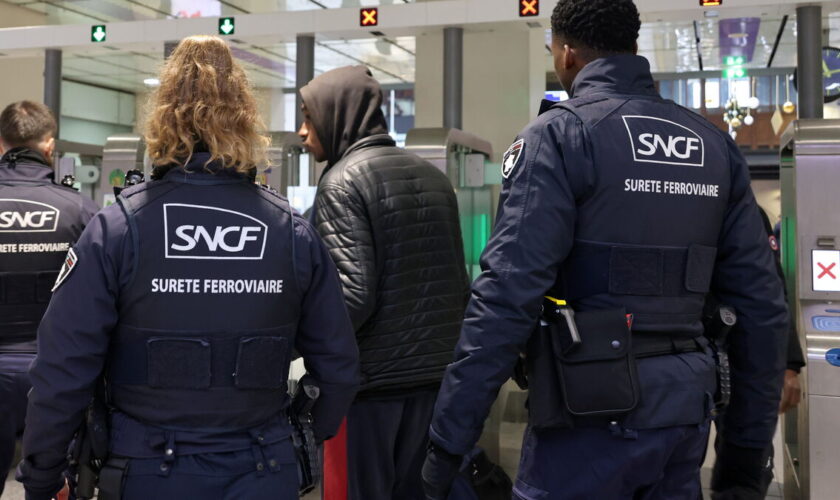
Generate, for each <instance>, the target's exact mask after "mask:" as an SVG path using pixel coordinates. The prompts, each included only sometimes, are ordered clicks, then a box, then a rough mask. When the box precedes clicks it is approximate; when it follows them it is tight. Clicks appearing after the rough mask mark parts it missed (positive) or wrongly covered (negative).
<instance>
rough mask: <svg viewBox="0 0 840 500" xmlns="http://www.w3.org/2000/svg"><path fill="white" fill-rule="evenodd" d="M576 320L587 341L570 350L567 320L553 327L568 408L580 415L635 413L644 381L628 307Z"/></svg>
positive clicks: (589, 313) (577, 315)
mask: <svg viewBox="0 0 840 500" xmlns="http://www.w3.org/2000/svg"><path fill="white" fill-rule="evenodd" d="M575 323H576V324H577V329H578V332H580V337H581V339H582V343H581V344H580V345H577V346H575V347H574V348H573V349H566V350H564V347H565V344H564V339H565V338H567V337H568V336H569V335H570V334H569V329H568V327H567V326H566V324H565V322H552V323H551V324H550V325H549V328H550V329H551V343H552V347H553V351H554V354H555V361H556V364H557V372H558V374H559V380H560V386H561V389H562V391H563V399H564V401H565V404H566V409H567V410H568V411H569V413H571V414H572V415H575V416H602V417H614V416H620V415H622V414H625V413H629V412H630V411H632V410H633V409H634V408H636V405H637V404H638V402H639V383H638V374H637V369H636V360H635V357H634V356H633V349H632V345H631V340H630V328H629V327H628V326H627V316H626V314H625V310H624V309H611V310H598V311H584V312H579V313H575Z"/></svg>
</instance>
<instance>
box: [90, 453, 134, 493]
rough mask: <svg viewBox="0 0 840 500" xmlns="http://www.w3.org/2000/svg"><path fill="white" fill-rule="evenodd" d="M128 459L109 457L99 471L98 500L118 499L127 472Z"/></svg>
mask: <svg viewBox="0 0 840 500" xmlns="http://www.w3.org/2000/svg"><path fill="white" fill-rule="evenodd" d="M128 464H129V459H127V458H123V457H111V458H110V459H108V461H107V462H106V463H105V466H104V467H102V470H101V471H100V472H99V496H98V497H97V498H98V500H120V498H122V486H123V480H124V479H125V475H126V473H127V472H128Z"/></svg>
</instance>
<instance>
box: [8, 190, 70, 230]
mask: <svg viewBox="0 0 840 500" xmlns="http://www.w3.org/2000/svg"><path fill="white" fill-rule="evenodd" d="M59 215H61V212H59V210H58V209H57V208H55V207H53V206H51V205H47V204H46V203H41V202H38V201H29V200H18V199H15V198H2V199H0V233H50V232H53V231H55V230H56V228H57V227H58V216H59Z"/></svg>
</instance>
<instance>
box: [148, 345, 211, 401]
mask: <svg viewBox="0 0 840 500" xmlns="http://www.w3.org/2000/svg"><path fill="white" fill-rule="evenodd" d="M146 354H147V356H148V358H147V359H148V383H149V386H150V387H154V388H158V389H207V388H208V387H210V381H211V351H210V342H208V341H207V340H205V339H200V338H188V337H183V338H179V337H155V338H151V339H149V340H148V342H147V343H146Z"/></svg>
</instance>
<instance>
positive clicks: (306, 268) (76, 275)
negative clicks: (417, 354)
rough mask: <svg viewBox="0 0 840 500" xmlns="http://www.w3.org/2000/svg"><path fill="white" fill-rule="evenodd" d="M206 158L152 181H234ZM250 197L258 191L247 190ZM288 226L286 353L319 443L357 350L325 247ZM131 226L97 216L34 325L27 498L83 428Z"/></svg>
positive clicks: (303, 225) (112, 325) (339, 404)
mask: <svg viewBox="0 0 840 500" xmlns="http://www.w3.org/2000/svg"><path fill="white" fill-rule="evenodd" d="M206 159H207V155H206V154H204V155H202V154H197V155H195V156H194V157H193V160H192V162H191V163H190V164H189V165H188V167H187V168H188V169H190V170H192V171H191V172H190V173H188V174H187V173H185V172H184V171H183V170H182V169H175V170H172V171H170V172H169V173H168V174H167V175H166V177H165V179H164V180H163V181H153V182H170V183H172V185H177V184H178V183H181V182H186V183H192V184H193V185H202V184H207V185H212V184H213V183H216V181H215V179H217V178H230V176H234V177H237V176H240V174H237V173H235V172H232V171H229V170H218V171H216V172H215V173H211V172H207V171H205V169H204V163H205V161H206ZM211 166H212V165H211ZM243 182H244V181H243ZM139 187H141V186H138V188H139ZM176 189H177V188H176ZM253 189H254V190H259V189H261V188H258V187H256V186H253ZM258 199H259V196H258V193H256V192H254V193H253V203H254V204H255V205H256V204H257V203H258ZM293 224H294V233H295V237H294V239H293V241H294V244H295V245H296V246H295V254H296V257H295V259H296V261H295V263H294V266H295V267H294V269H295V270H296V272H297V280H298V283H299V287H300V290H301V292H302V293H301V302H300V304H299V305H296V308H299V309H298V310H299V311H300V315H299V317H298V322H297V330H296V332H295V333H294V334H293V337H292V339H291V340H292V341H293V343H292V344H291V345H293V346H294V347H295V349H296V350H297V351H298V352H299V353H300V354H301V355H302V356H303V357H304V362H305V365H306V369H307V371H308V372H309V374H310V375H311V376H312V377H313V378H314V379H315V381H317V382H318V383H319V384H320V385H321V395H320V398H319V399H318V402H317V404H316V407H315V409H314V410H313V413H314V416H315V419H316V431H317V430H319V426H320V431H321V435H322V436H323V437H327V436H329V435H331V434H333V433H334V432H335V430H336V429H337V427H338V425H339V423H340V422H341V419H342V418H343V416H344V413H345V412H346V410H347V408H348V407H349V404H350V402H351V401H352V399H353V396H354V394H355V390H356V388H357V387H358V382H359V365H358V349H357V347H356V344H355V338H354V336H353V330H352V326H351V324H350V320H349V316H348V314H347V310H346V307H345V305H344V297H343V296H342V292H341V285H340V283H339V280H338V274H337V272H336V269H335V266H334V264H333V263H332V260H331V259H330V256H329V253H328V252H327V249H326V248H325V247H324V245H323V243H322V242H321V240H320V238H319V237H318V235H317V233H316V232H315V231H314V230H313V228H312V227H311V226H310V225H309V223H308V222H306V221H305V220H304V219H303V218H302V217H300V216H299V215H298V214H294V219H293ZM133 227H134V226H132V225H129V224H128V223H127V218H126V214H125V212H124V210H123V207H122V206H121V205H120V204H114V205H111V206H109V207H107V208H105V209H103V210H102V211H100V212H99V213H98V214H97V215H96V216H95V217H94V218H93V219H92V220H91V222H90V224H89V225H88V226H87V228H86V229H85V231H84V232H83V233H82V235H81V237H80V239H79V241H78V243H76V244H75V245H74V246H73V250H74V253H75V256H76V262H75V265H74V266H73V268H72V269H70V270H69V271H68V273H69V274H67V275H66V278H65V279H64V281H63V283H61V284H60V286H58V288H57V289H56V291H55V293H54V294H53V297H52V301H51V302H50V305H49V308H48V309H47V312H46V315H45V316H44V319H43V321H42V322H41V325H40V328H39V330H38V357H37V359H36V360H35V362H34V363H33V366H32V368H31V371H30V375H31V378H32V392H31V393H30V397H29V409H28V414H27V419H26V432H25V435H24V439H23V450H24V460H23V462H22V464H21V466H20V469H19V476H18V477H19V479H20V480H22V481H23V482H24V484H25V485H26V488H27V491H32V492H38V491H41V492H44V491H47V490H49V489H50V488H51V487H54V486H55V485H56V481H57V480H59V479H60V474H61V472H62V471H63V470H64V469H65V468H66V465H67V464H66V454H67V447H68V443H69V442H70V440H71V438H72V437H73V434H74V433H75V431H76V430H77V428H78V427H79V425H80V423H81V422H82V418H83V412H84V411H85V408H86V407H87V406H88V404H89V402H90V401H91V398H92V397H93V394H94V387H95V383H96V381H97V379H98V377H99V376H100V375H101V374H102V373H103V368H104V367H105V365H106V361H108V355H109V343H110V342H111V337H112V335H113V332H114V331H116V329H117V328H118V326H119V322H120V319H121V315H120V311H121V307H124V305H123V304H121V296H125V295H128V292H127V290H128V287H130V286H132V268H133V263H134V262H136V259H135V257H136V245H135V244H134V242H133V230H132V228H133ZM269 230H271V229H270V226H269ZM162 232H163V231H161V233H162ZM271 234H273V233H271ZM161 239H162V236H161ZM267 258H272V259H282V258H288V256H283V255H274V256H267ZM219 265H220V266H223V265H225V263H224V262H222V263H221V264H219ZM136 286H140V285H136ZM278 300H279V299H278ZM281 305H282V304H281ZM147 313H148V314H149V315H161V314H177V315H190V316H191V317H192V318H194V322H195V324H196V325H201V318H202V315H203V314H204V313H203V311H201V310H187V311H172V310H160V311H155V310H150V311H148V312H147ZM228 314H230V315H231V316H233V317H236V316H237V315H239V316H240V317H241V316H243V315H248V314H250V312H249V311H248V310H241V309H240V310H230V311H228ZM286 362H288V360H287V361H286ZM277 397H278V398H281V397H283V395H282V394H278V396H277ZM184 404H185V405H187V404H188V402H184ZM223 404H224V403H220V405H223ZM240 410H242V411H247V409H240ZM156 411H159V412H160V413H162V414H163V413H166V412H167V411H170V412H172V411H173V410H172V409H170V410H167V408H165V407H163V408H159V409H158V410H156ZM199 427H200V426H196V430H199V429H198V428H199ZM53 491H56V490H53Z"/></svg>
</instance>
